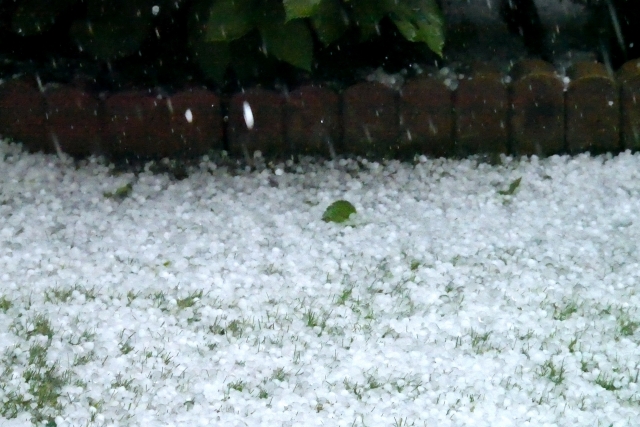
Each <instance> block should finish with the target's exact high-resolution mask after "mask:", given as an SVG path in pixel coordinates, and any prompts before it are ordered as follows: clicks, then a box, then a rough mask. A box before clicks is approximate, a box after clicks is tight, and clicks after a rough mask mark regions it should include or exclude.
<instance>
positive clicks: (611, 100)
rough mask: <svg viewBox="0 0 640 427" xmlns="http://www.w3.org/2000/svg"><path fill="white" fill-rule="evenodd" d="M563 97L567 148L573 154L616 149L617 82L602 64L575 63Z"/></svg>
mask: <svg viewBox="0 0 640 427" xmlns="http://www.w3.org/2000/svg"><path fill="white" fill-rule="evenodd" d="M567 74H568V76H569V78H570V79H571V81H570V83H569V87H568V88H567V92H566V97H565V112H566V116H565V121H566V122H565V123H566V124H565V125H566V138H567V149H568V151H569V153H571V154H576V153H582V152H586V151H588V152H590V153H591V154H600V153H605V152H618V151H619V150H620V104H619V89H618V85H617V82H616V81H615V80H614V79H612V78H611V76H609V74H608V73H607V70H606V68H605V67H604V65H602V64H599V63H596V62H577V63H575V64H574V65H572V67H571V68H570V69H569V71H568V73H567Z"/></svg>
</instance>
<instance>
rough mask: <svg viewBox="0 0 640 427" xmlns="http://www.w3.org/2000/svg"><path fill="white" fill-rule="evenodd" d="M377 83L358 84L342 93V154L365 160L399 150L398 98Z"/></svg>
mask: <svg viewBox="0 0 640 427" xmlns="http://www.w3.org/2000/svg"><path fill="white" fill-rule="evenodd" d="M397 95H398V94H397V92H396V91H395V90H393V89H391V88H388V87H386V86H383V85H382V84H380V83H377V82H365V83H358V84H356V85H354V86H351V87H350V88H348V89H347V90H345V91H344V93H343V94H342V114H343V116H342V117H343V126H344V136H343V138H344V139H343V144H344V147H345V151H346V152H347V153H350V154H355V155H361V156H366V157H374V158H379V157H386V156H390V157H392V156H394V154H395V153H396V152H397V151H398V150H399V138H398V137H399V126H398V96H397Z"/></svg>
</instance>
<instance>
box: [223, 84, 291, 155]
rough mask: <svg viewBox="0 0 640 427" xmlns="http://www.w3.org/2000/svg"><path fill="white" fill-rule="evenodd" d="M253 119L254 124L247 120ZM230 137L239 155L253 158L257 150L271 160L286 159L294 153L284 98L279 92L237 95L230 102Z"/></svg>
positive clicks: (233, 147)
mask: <svg viewBox="0 0 640 427" xmlns="http://www.w3.org/2000/svg"><path fill="white" fill-rule="evenodd" d="M245 106H246V113H247V114H248V115H247V119H249V118H250V117H252V118H253V127H251V128H250V127H249V125H250V124H251V123H248V122H247V121H246V120H245ZM228 126H229V127H228V138H229V145H230V151H231V153H232V154H233V155H235V156H249V158H253V154H254V153H255V152H256V151H260V152H262V154H263V155H265V156H268V157H284V156H286V155H288V154H291V152H292V150H291V147H290V146H289V145H287V143H286V141H285V136H284V96H283V95H281V94H280V93H278V92H275V91H271V90H267V89H261V88H254V89H249V90H247V91H245V92H243V93H237V94H235V95H233V96H232V97H231V100H230V102H229V124H228Z"/></svg>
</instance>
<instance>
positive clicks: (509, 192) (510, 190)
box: [498, 177, 522, 196]
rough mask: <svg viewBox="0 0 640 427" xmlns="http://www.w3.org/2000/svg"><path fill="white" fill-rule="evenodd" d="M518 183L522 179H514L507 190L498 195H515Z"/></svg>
mask: <svg viewBox="0 0 640 427" xmlns="http://www.w3.org/2000/svg"><path fill="white" fill-rule="evenodd" d="M520 181H522V177H520V178H518V179H516V180H515V181H513V182H512V183H511V184H509V188H508V189H506V190H500V191H498V194H500V195H501V196H511V195H513V193H515V192H516V190H517V189H518V187H519V186H520Z"/></svg>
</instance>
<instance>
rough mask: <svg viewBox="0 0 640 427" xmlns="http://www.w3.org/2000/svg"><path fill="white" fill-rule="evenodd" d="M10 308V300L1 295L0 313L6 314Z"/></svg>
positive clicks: (11, 305)
mask: <svg viewBox="0 0 640 427" xmlns="http://www.w3.org/2000/svg"><path fill="white" fill-rule="evenodd" d="M11 307H13V303H12V302H11V300H10V299H8V298H7V297H5V296H4V295H3V296H2V298H0V311H2V312H3V313H6V312H7V311H9V309H10V308H11Z"/></svg>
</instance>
